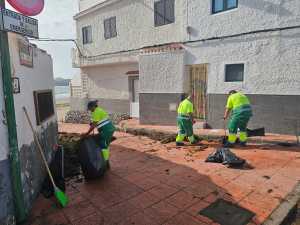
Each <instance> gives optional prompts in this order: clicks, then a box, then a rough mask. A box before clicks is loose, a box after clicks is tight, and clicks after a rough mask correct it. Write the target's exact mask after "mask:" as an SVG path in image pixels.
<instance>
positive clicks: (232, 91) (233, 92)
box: [229, 90, 237, 95]
mask: <svg viewBox="0 0 300 225" xmlns="http://www.w3.org/2000/svg"><path fill="white" fill-rule="evenodd" d="M235 93H237V91H236V90H231V91H229V94H230V95H232V94H235Z"/></svg>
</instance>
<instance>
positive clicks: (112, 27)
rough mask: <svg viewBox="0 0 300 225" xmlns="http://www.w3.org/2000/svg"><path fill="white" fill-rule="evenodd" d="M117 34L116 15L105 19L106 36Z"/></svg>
mask: <svg viewBox="0 0 300 225" xmlns="http://www.w3.org/2000/svg"><path fill="white" fill-rule="evenodd" d="M116 36H117V25H116V17H115V16H114V17H111V18H108V19H106V20H104V38H105V39H109V38H113V37H116Z"/></svg>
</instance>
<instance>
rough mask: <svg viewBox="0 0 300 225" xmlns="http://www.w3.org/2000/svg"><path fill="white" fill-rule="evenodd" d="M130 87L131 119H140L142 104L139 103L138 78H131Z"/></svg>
mask: <svg viewBox="0 0 300 225" xmlns="http://www.w3.org/2000/svg"><path fill="white" fill-rule="evenodd" d="M130 86H131V88H130V89H131V97H130V99H131V100H130V117H133V118H139V117H140V103H139V96H140V82H139V77H138V76H134V77H130Z"/></svg>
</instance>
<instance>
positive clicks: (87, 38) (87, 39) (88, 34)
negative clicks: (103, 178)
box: [82, 26, 93, 44]
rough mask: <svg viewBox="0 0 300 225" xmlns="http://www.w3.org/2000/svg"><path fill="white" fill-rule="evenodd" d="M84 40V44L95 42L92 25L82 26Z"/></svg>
mask: <svg viewBox="0 0 300 225" xmlns="http://www.w3.org/2000/svg"><path fill="white" fill-rule="evenodd" d="M82 41H83V44H89V43H92V42H93V38H92V26H87V27H83V28H82Z"/></svg>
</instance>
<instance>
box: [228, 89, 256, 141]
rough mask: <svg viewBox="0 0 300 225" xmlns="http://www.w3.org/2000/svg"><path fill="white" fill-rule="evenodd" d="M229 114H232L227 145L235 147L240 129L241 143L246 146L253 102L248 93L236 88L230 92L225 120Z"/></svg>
mask: <svg viewBox="0 0 300 225" xmlns="http://www.w3.org/2000/svg"><path fill="white" fill-rule="evenodd" d="M229 114H231V115H230V119H229V123H228V129H229V136H228V141H227V143H226V144H225V147H234V145H235V143H236V140H237V132H238V130H239V133H240V136H239V139H240V144H241V145H243V146H245V145H246V143H247V125H248V122H249V120H250V118H251V117H252V108H251V104H250V101H249V99H248V98H247V96H246V95H244V94H242V93H241V92H237V91H235V90H232V91H230V92H229V97H228V100H227V104H226V110H225V113H224V120H226V119H227V118H228V117H229Z"/></svg>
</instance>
